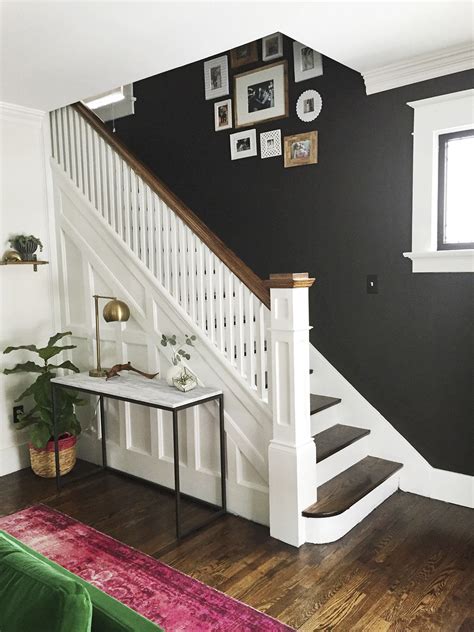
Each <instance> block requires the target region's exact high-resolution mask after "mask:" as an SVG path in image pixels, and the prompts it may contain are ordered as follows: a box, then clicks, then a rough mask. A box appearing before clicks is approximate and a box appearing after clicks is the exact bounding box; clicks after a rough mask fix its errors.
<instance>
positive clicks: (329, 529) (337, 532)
mask: <svg viewBox="0 0 474 632" xmlns="http://www.w3.org/2000/svg"><path fill="white" fill-rule="evenodd" d="M398 482H399V472H396V473H395V474H393V475H392V476H390V478H388V479H387V480H386V481H384V482H383V483H382V484H381V485H379V486H378V487H376V488H375V489H374V490H372V491H371V492H370V493H369V494H367V495H366V496H364V498H362V499H361V500H359V502H357V503H355V504H354V505H353V506H352V507H350V509H348V510H347V511H344V512H343V513H342V514H339V515H338V516H331V517H329V518H305V521H306V542H310V543H312V544H327V543H328V542H335V541H336V540H339V539H340V538H342V537H343V536H345V535H346V533H348V532H349V531H350V530H351V529H353V528H354V527H355V526H356V525H357V524H359V522H361V521H362V520H363V519H364V518H365V517H366V516H368V515H369V514H370V513H371V512H372V511H373V510H374V509H376V507H378V506H379V505H381V504H382V503H383V502H384V500H386V499H387V498H388V497H389V496H391V495H392V494H393V493H394V492H396V491H397V489H398Z"/></svg>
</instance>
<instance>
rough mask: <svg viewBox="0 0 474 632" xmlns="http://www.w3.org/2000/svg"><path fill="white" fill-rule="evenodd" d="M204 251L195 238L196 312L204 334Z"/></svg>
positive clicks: (203, 247) (202, 245)
mask: <svg viewBox="0 0 474 632" xmlns="http://www.w3.org/2000/svg"><path fill="white" fill-rule="evenodd" d="M204 250H205V246H204V244H203V243H202V241H201V240H200V239H198V238H197V237H196V251H197V252H196V270H197V277H196V281H197V312H198V322H199V325H200V327H201V329H202V331H203V332H204V333H206V287H205V276H204V270H205V265H204Z"/></svg>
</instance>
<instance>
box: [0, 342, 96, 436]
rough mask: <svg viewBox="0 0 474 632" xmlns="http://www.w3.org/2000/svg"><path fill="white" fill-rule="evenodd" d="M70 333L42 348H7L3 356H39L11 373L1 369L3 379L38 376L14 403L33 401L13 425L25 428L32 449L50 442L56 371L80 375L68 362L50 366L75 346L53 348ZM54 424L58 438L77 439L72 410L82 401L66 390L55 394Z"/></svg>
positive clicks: (33, 346)
mask: <svg viewBox="0 0 474 632" xmlns="http://www.w3.org/2000/svg"><path fill="white" fill-rule="evenodd" d="M70 335H71V332H70V331H65V332H62V333H59V332H58V333H57V334H54V336H51V338H50V339H49V341H48V344H47V345H46V346H45V347H41V348H38V347H36V345H19V346H17V347H7V348H6V349H5V350H4V352H3V353H11V352H12V351H20V350H24V351H31V352H32V353H36V354H37V355H38V358H39V360H38V362H42V363H41V364H37V362H34V361H32V360H28V361H27V362H21V363H19V364H16V365H15V366H14V367H13V368H11V369H4V371H3V372H4V373H5V375H12V374H16V373H37V374H38V377H37V378H36V380H35V381H34V382H33V383H32V384H30V385H29V386H28V388H26V389H25V390H24V391H23V393H21V395H19V396H18V397H17V398H16V400H15V402H21V401H23V400H26V399H27V398H30V397H32V398H33V402H34V405H33V407H32V408H31V410H29V411H28V412H26V413H24V414H22V415H21V416H20V420H19V422H18V423H17V424H15V425H16V427H17V428H18V429H20V430H21V429H22V428H28V435H29V440H30V442H31V444H32V445H33V446H34V447H35V448H44V447H45V446H46V444H47V443H48V441H50V440H51V439H52V438H53V408H52V393H51V380H52V378H53V377H55V376H56V374H57V373H56V371H57V369H66V370H69V371H74V373H79V369H78V368H77V366H76V365H75V364H73V363H72V362H71V361H70V360H65V361H64V362H61V363H60V364H54V363H51V362H50V360H51V358H54V357H55V356H56V355H58V354H59V353H61V352H62V351H65V350H67V349H75V348H76V345H58V344H56V343H57V342H59V341H60V340H61V339H62V338H64V337H65V336H70ZM56 403H57V411H56V422H57V431H58V436H61V435H64V434H70V435H73V436H77V435H79V434H80V433H81V424H80V422H79V420H78V418H77V416H76V412H75V406H78V405H80V404H83V403H85V402H83V401H82V400H81V399H79V397H78V396H77V395H76V393H74V392H72V391H67V390H65V389H60V390H58V393H57V399H56Z"/></svg>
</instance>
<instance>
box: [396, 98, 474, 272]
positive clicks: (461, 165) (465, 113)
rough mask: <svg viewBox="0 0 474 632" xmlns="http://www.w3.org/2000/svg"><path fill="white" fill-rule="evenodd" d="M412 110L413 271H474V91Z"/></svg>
mask: <svg viewBox="0 0 474 632" xmlns="http://www.w3.org/2000/svg"><path fill="white" fill-rule="evenodd" d="M407 105H409V106H410V107H412V108H413V110H414V114H415V117H414V129H413V218H412V244H411V252H404V253H403V255H404V256H405V257H408V258H409V259H411V260H412V270H413V272H474V210H473V209H474V175H473V174H474V165H473V160H474V90H463V91H462V92H454V93H451V94H442V95H440V96H437V97H430V98H428V99H422V100H420V101H413V102H411V103H408V104H407Z"/></svg>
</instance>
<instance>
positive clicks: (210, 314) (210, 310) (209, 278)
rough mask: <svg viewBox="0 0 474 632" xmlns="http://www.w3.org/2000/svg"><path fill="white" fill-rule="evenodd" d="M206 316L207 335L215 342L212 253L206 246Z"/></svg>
mask: <svg viewBox="0 0 474 632" xmlns="http://www.w3.org/2000/svg"><path fill="white" fill-rule="evenodd" d="M206 298H207V300H206V316H207V335H208V336H209V338H210V339H211V340H212V342H215V339H216V329H215V315H214V314H215V309H214V254H213V253H212V252H211V250H209V248H207V247H206Z"/></svg>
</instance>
